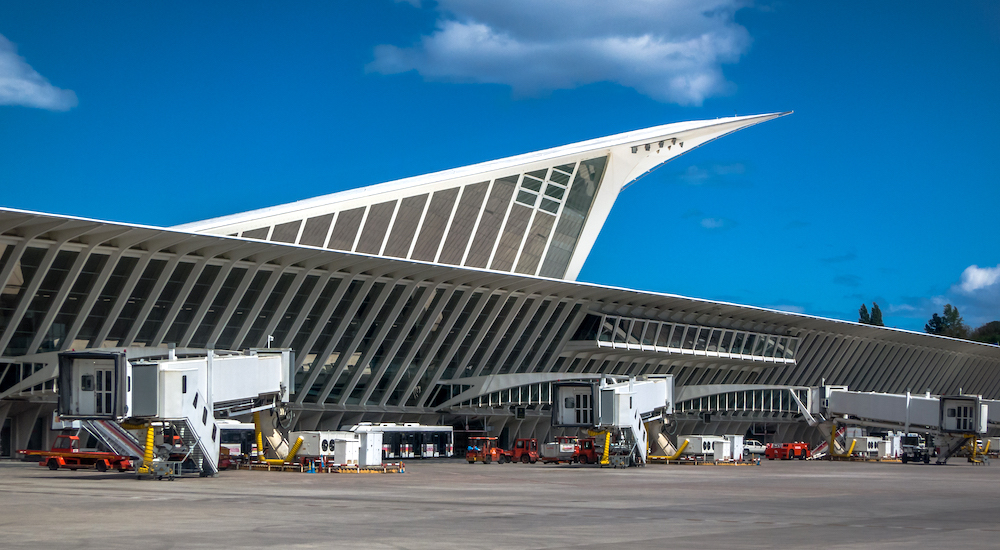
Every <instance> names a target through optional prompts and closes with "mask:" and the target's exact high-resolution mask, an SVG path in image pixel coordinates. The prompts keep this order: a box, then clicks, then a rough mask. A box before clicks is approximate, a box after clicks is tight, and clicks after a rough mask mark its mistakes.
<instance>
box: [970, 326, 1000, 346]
mask: <svg viewBox="0 0 1000 550" xmlns="http://www.w3.org/2000/svg"><path fill="white" fill-rule="evenodd" d="M969 338H971V339H973V340H975V341H977V342H984V343H987V344H997V345H1000V321H990V322H989V323H986V324H985V325H983V326H981V327H979V328H977V329H976V330H974V331H972V334H970V335H969Z"/></svg>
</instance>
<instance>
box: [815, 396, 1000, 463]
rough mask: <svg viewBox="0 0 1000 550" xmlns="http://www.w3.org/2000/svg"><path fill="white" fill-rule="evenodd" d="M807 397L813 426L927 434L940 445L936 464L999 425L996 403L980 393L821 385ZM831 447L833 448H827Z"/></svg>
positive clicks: (999, 415) (999, 419) (999, 412)
mask: <svg viewBox="0 0 1000 550" xmlns="http://www.w3.org/2000/svg"><path fill="white" fill-rule="evenodd" d="M813 391H814V392H816V393H817V395H816V396H814V397H816V398H814V399H813V400H812V401H813V403H814V404H815V408H814V410H813V411H811V412H812V413H816V420H815V422H816V425H819V424H820V422H819V421H821V420H825V421H826V422H823V423H827V424H828V423H829V422H833V423H834V424H849V425H857V426H870V427H879V428H888V429H895V430H902V431H904V432H906V433H909V432H911V431H915V432H922V433H929V434H932V435H933V436H934V437H935V439H936V440H937V441H938V442H941V443H943V445H940V452H939V454H938V458H937V463H938V464H944V463H945V462H946V461H947V460H948V458H949V457H951V456H952V455H953V454H954V453H955V452H956V451H958V450H959V449H960V448H962V446H963V445H964V444H965V443H966V441H967V440H968V439H970V438H976V437H981V436H983V435H984V434H986V432H987V430H988V429H989V428H990V427H991V426H993V427H998V426H1000V401H994V400H988V399H983V398H982V396H979V395H931V394H930V393H927V394H922V395H919V394H918V395H913V394H910V393H909V392H907V393H906V394H890V393H873V392H855V391H848V390H847V388H846V387H843V386H839V387H836V386H821V387H819V388H815V389H814V390H813ZM831 451H832V449H831Z"/></svg>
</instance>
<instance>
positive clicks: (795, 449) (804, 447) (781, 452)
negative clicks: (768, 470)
mask: <svg viewBox="0 0 1000 550" xmlns="http://www.w3.org/2000/svg"><path fill="white" fill-rule="evenodd" d="M764 456H765V457H766V458H767V459H768V460H774V459H776V458H777V459H778V460H793V459H796V458H797V459H799V460H805V459H807V458H809V444H808V443H804V442H802V441H796V442H795V443H768V444H767V448H766V449H764Z"/></svg>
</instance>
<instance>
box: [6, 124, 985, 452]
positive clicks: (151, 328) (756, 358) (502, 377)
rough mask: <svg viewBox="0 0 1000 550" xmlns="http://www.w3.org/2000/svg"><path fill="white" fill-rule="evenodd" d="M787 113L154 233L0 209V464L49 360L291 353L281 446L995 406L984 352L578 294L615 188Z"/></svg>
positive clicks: (758, 315)
mask: <svg viewBox="0 0 1000 550" xmlns="http://www.w3.org/2000/svg"><path fill="white" fill-rule="evenodd" d="M782 114H784V113H775V114H767V115H759V116H744V117H732V118H721V119H716V120H708V121H693V122H683V123H676V124H668V125H664V126H657V127H653V128H648V129H645V130H638V131H634V132H628V133H624V134H619V135H615V136H610V137H605V138H599V139H594V140H590V141H585V142H581V143H575V144H571V145H566V146H562V147H556V148H553V149H548V150H544V151H538V152H534V153H528V154H524V155H519V156H515V157H510V158H506V159H501V160H496V161H491V162H486V163H481V164H476V165H473V166H467V167H462V168H457V169H452V170H447V171H444V172H438V173H434V174H429V175H425V176H418V177H413V178H407V179H403V180H399V181H394V182H389V183H383V184H379V185H372V186H369V187H361V188H357V189H354V190H350V191H344V192H339V193H335V194H331V195H326V196H322V197H317V198H314V199H308V200H303V201H299V202H294V203H290V204H285V205H280V206H275V207H270V208H265V209H262V210H257V211H252V212H246V213H242V214H235V215H231V216H226V217H223V218H217V219H212V220H207V221H203V222H196V223H191V224H186V225H183V226H179V227H172V228H163V227H150V226H142V225H135V224H124V223H114V222H105V221H97V220H92V219H83V218H76V217H70V216H59V215H51V214H45V213H38V212H27V211H20V210H12V209H4V208H0V426H2V432H0V456H10V455H11V453H12V450H13V449H17V448H26V447H29V446H31V447H32V448H38V446H41V445H44V444H45V442H44V440H45V438H47V437H48V435H47V433H48V428H49V424H50V423H51V418H52V412H53V410H54V409H55V403H56V398H55V390H56V387H55V386H56V377H57V376H56V374H57V373H56V368H57V362H56V354H57V353H58V352H60V351H67V350H77V351H79V350H86V349H114V350H126V352H127V354H128V356H129V357H156V356H161V355H166V354H167V350H168V348H170V349H173V350H174V352H175V353H176V354H178V355H184V354H192V355H194V354H203V353H206V351H207V350H215V352H217V353H223V352H225V350H243V349H250V348H263V347H280V348H289V349H291V350H292V351H293V353H294V361H293V366H292V370H293V372H292V373H290V374H291V376H290V380H291V381H292V382H291V386H292V387H290V388H289V390H290V398H289V403H288V404H287V406H286V412H287V413H288V415H289V417H290V418H292V419H293V420H292V422H293V428H294V429H297V430H316V429H338V428H339V427H340V426H342V425H350V424H354V423H357V422H360V421H373V422H400V421H402V422H422V423H426V424H437V423H443V424H452V425H454V426H456V428H461V429H470V430H483V429H485V430H488V431H489V433H490V434H491V435H501V436H502V437H504V438H509V437H513V436H515V435H519V436H528V437H538V438H541V439H548V438H549V437H550V436H551V435H552V434H551V433H550V432H551V430H552V428H551V427H550V422H549V421H550V417H549V412H548V411H549V404H550V402H551V395H550V393H551V392H550V384H551V383H552V382H554V381H559V380H572V379H592V378H597V377H600V376H603V375H620V376H640V375H655V374H670V375H673V377H674V383H675V386H676V393H675V396H674V401H675V402H674V403H673V407H674V411H675V419H676V422H675V423H674V424H673V429H674V430H679V431H680V433H720V434H721V433H744V432H746V433H750V434H755V435H758V436H759V437H761V438H762V439H771V438H774V439H778V440H780V439H782V438H784V439H791V438H795V439H808V438H811V437H812V436H811V435H810V433H809V430H810V428H809V427H808V425H807V424H805V423H804V422H802V416H801V411H800V407H801V403H802V401H803V400H804V399H806V398H807V397H808V396H807V394H808V388H809V387H810V386H817V385H820V384H822V383H825V384H836V385H844V386H848V387H849V388H850V389H852V390H860V391H880V392H895V393H900V392H906V391H913V392H919V393H923V392H925V391H929V392H932V393H934V394H955V393H958V392H959V391H963V392H965V393H971V394H981V395H982V396H983V397H986V398H989V399H997V398H1000V348H998V347H997V346H990V345H984V344H979V343H975V342H969V341H963V340H955V339H950V338H944V337H938V336H932V335H927V334H922V333H916V332H911V331H904V330H897V329H889V328H883V327H874V326H868V325H860V324H857V323H850V322H844V321H837V320H832V319H823V318H817V317H812V316H807V315H800V314H794V313H786V312H780V311H774V310H768V309H762V308H757V307H751V306H742V305H737V304H729V303H721V302H713V301H708V300H698V299H692V298H685V297H681V296H675V295H669V294H661V293H653V292H642V291H636V290H628V289H622V288H613V287H608V286H601V285H595V284H588V283H580V282H576V281H575V279H576V277H577V275H578V274H579V272H580V269H581V267H582V266H583V264H584V262H585V261H586V259H587V256H588V254H589V252H590V250H591V247H592V246H593V244H594V242H595V241H596V239H597V238H598V235H599V233H600V231H601V227H602V226H603V224H604V222H605V220H606V219H607V216H608V214H609V212H610V211H611V208H612V206H613V205H614V203H615V200H616V198H617V196H618V194H619V193H620V192H621V191H622V189H624V188H625V187H626V186H628V185H630V184H631V183H632V182H634V181H635V180H636V179H638V178H639V177H641V176H642V175H644V174H646V173H647V172H649V171H651V170H653V169H655V168H657V167H658V166H660V165H662V164H664V163H665V162H667V161H669V160H671V159H672V158H674V157H677V156H679V155H681V154H683V153H685V152H687V151H689V150H691V149H693V148H696V147H699V146H701V145H704V144H706V143H708V142H709V141H712V140H714V139H717V138H719V137H722V136H724V135H726V134H729V133H732V132H735V131H737V130H741V129H744V128H747V127H749V126H753V125H755V124H758V123H761V122H765V121H768V120H771V119H774V118H777V117H779V116H782Z"/></svg>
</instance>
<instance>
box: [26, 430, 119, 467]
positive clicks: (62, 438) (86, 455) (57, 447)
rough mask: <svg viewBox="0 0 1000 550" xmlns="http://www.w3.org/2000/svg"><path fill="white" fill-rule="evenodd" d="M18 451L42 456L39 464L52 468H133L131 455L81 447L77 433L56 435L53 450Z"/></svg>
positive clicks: (28, 454) (27, 454)
mask: <svg viewBox="0 0 1000 550" xmlns="http://www.w3.org/2000/svg"><path fill="white" fill-rule="evenodd" d="M17 452H18V453H19V454H22V455H25V456H38V457H40V458H41V460H40V461H39V462H38V464H39V466H48V467H49V469H50V470H58V469H59V468H66V469H68V470H79V469H81V468H94V469H96V470H97V471H98V472H106V471H108V470H110V469H116V470H118V471H119V472H124V471H126V470H131V469H132V458H131V457H128V456H122V455H117V454H115V453H105V452H98V451H88V450H85V449H80V438H79V437H78V436H75V435H58V436H56V439H55V441H53V442H52V450H49V451H30V450H20V451H17Z"/></svg>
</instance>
